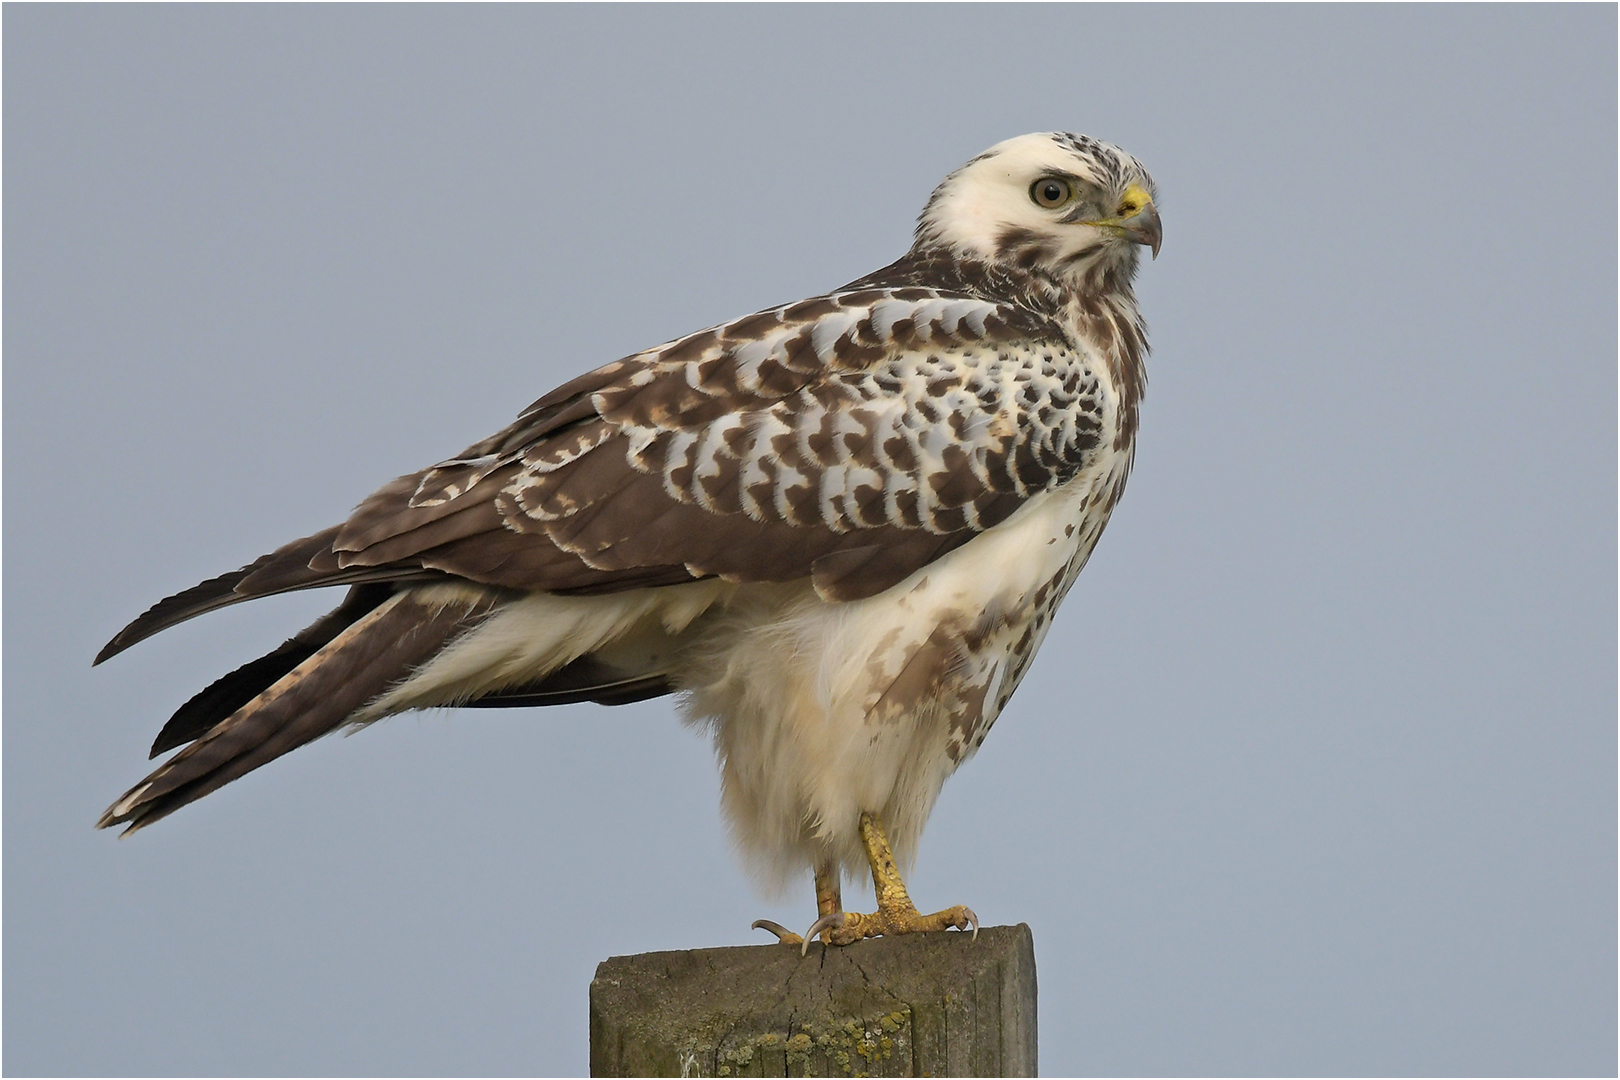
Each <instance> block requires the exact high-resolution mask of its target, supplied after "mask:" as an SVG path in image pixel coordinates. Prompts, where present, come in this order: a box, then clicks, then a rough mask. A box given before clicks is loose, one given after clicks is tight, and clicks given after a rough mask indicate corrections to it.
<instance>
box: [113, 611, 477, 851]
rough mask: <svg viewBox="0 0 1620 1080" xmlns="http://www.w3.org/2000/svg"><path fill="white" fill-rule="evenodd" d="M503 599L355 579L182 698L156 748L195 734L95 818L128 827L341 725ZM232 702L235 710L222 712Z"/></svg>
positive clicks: (158, 815)
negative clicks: (274, 645)
mask: <svg viewBox="0 0 1620 1080" xmlns="http://www.w3.org/2000/svg"><path fill="white" fill-rule="evenodd" d="M498 602H499V601H498V600H497V599H496V598H494V597H492V596H484V597H472V596H468V595H467V594H466V593H465V592H463V593H462V595H460V596H459V597H454V598H448V599H447V597H446V596H445V594H444V593H443V592H442V591H441V590H438V589H432V588H429V589H403V590H399V591H397V592H393V593H392V594H391V595H387V596H386V597H384V596H382V595H381V594H379V593H378V592H376V591H374V590H373V589H368V588H365V587H362V588H359V589H355V590H354V591H353V592H352V593H351V595H350V597H349V599H348V600H346V601H345V602H344V603H343V605H341V606H340V607H339V608H338V609H337V611H334V612H333V613H332V614H331V615H329V616H327V617H326V618H325V619H322V620H321V621H320V622H317V623H316V624H315V625H314V626H311V627H310V628H309V629H308V630H306V631H304V632H303V633H302V634H300V635H298V636H297V637H295V638H293V639H291V640H290V641H288V642H287V643H286V644H285V645H283V646H281V647H280V648H279V649H277V650H276V651H275V652H272V653H270V654H269V655H268V656H265V657H262V658H261V659H259V660H256V661H254V662H253V663H252V664H249V665H247V666H246V667H243V668H240V669H238V670H237V671H236V672H233V673H232V674H231V675H228V676H226V677H225V678H224V679H221V680H219V682H217V683H215V684H214V685H213V686H211V687H209V688H208V689H207V690H204V691H203V692H202V693H201V694H198V695H197V697H195V698H193V699H192V700H191V701H190V702H187V703H186V705H185V706H182V707H181V709H180V711H179V712H178V713H176V714H175V716H174V718H173V719H171V720H170V721H169V723H168V725H166V726H165V727H164V729H163V732H162V733H161V734H160V735H159V736H158V740H157V743H156V744H154V747H153V753H154V755H155V754H157V753H161V752H162V751H163V750H164V749H168V748H170V747H172V746H178V745H180V744H181V743H184V742H186V741H187V740H188V739H191V738H195V739H196V741H195V742H193V743H192V744H191V745H190V746H188V747H186V748H185V749H184V750H182V751H181V752H180V753H178V754H176V755H175V756H174V757H172V758H170V759H169V760H168V761H166V762H164V763H163V764H162V765H161V766H159V767H158V769H157V770H156V771H154V772H153V773H152V774H151V775H150V776H148V777H147V778H146V779H145V780H142V781H141V782H140V783H139V784H136V785H135V786H134V787H133V788H131V789H130V790H129V791H128V792H126V793H125V794H124V796H123V797H122V798H120V799H119V800H118V801H117V802H115V803H113V804H112V806H110V807H108V809H107V812H106V813H105V814H103V815H102V816H101V820H99V821H98V822H96V826H97V827H98V828H103V829H104V828H107V827H109V826H112V825H121V824H122V825H127V826H128V828H127V829H125V834H126V835H127V834H128V833H131V832H134V831H135V830H136V829H140V828H144V827H145V826H147V825H150V824H151V823H152V822H154V821H157V820H159V819H160V818H164V817H167V816H168V815H169V814H172V813H174V812H175V811H176V810H178V809H180V807H182V806H185V805H186V804H187V803H190V802H195V801H196V800H198V799H200V798H202V797H203V796H204V795H207V794H208V793H209V792H211V791H214V790H216V789H217V788H220V787H223V786H224V785H226V784H228V783H230V782H231V781H232V780H235V779H236V778H237V777H239V776H243V775H245V774H247V773H249V772H251V771H253V770H254V769H257V768H258V767H259V766H260V765H263V764H265V763H267V762H270V761H273V760H275V759H276V758H278V757H280V756H281V755H282V754H285V753H287V752H288V751H289V750H295V749H297V748H298V747H300V746H302V745H304V744H305V743H307V742H309V741H311V740H312V739H316V738H319V737H320V736H322V735H325V734H326V733H328V732H330V731H333V730H335V729H336V728H338V727H341V726H342V725H343V724H344V722H345V721H347V720H348V719H349V717H350V716H351V715H352V714H354V713H355V712H356V711H357V710H358V709H360V708H361V707H362V706H363V705H365V704H366V703H367V702H368V701H370V700H372V699H373V698H375V697H377V696H378V695H379V694H381V693H383V692H384V691H386V690H387V689H389V688H390V687H392V686H394V685H396V684H398V683H399V682H401V681H402V680H404V679H405V678H407V677H408V676H409V675H410V674H411V672H412V671H414V670H415V669H416V668H417V667H418V666H420V665H421V664H422V663H424V662H425V661H427V660H429V659H431V658H432V657H433V656H434V655H435V654H436V653H438V651H439V650H440V649H442V648H443V647H444V646H445V645H446V644H447V643H448V642H450V641H452V640H454V639H455V638H456V637H457V636H459V635H460V634H461V633H462V632H464V631H465V630H467V629H468V628H470V627H471V626H473V625H475V624H476V623H477V622H478V621H479V620H481V619H482V618H483V617H484V616H485V615H487V614H488V613H489V612H490V610H492V608H494V607H495V606H496V605H497V604H498ZM339 627H341V629H339ZM334 631H335V632H334ZM265 680H273V681H270V682H269V685H268V686H267V687H266V688H265V689H263V690H262V692H259V693H258V694H257V695H256V696H254V697H252V698H251V699H250V700H247V701H246V702H245V703H242V704H240V705H239V706H237V699H239V698H240V697H241V696H242V695H243V694H244V693H245V692H247V691H244V689H243V688H244V687H252V686H263V685H264V682H265ZM222 703H223V704H222ZM230 706H235V707H234V711H232V712H231V713H230V714H229V715H227V716H225V717H224V718H223V719H220V720H218V721H217V722H215V717H217V716H218V715H219V713H218V710H219V709H221V708H223V707H230Z"/></svg>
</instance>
